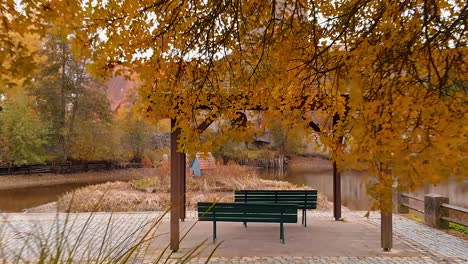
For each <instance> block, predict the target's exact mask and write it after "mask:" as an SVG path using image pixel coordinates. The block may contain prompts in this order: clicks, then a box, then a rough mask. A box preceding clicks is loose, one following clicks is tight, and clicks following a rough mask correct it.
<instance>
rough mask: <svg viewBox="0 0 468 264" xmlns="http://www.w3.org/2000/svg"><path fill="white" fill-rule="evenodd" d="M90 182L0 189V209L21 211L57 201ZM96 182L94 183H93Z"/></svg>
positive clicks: (3, 210)
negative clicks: (58, 198)
mask: <svg viewBox="0 0 468 264" xmlns="http://www.w3.org/2000/svg"><path fill="white" fill-rule="evenodd" d="M89 184H90V183H69V184H59V185H54V186H38V187H27V188H16V189H8V190H0V211H2V212H21V211H22V210H24V209H28V208H31V207H35V206H39V205H42V204H46V203H50V202H54V201H57V197H58V196H60V195H61V194H64V193H66V192H69V191H72V190H74V189H77V188H80V187H84V186H87V185H89ZM93 184H96V183H93Z"/></svg>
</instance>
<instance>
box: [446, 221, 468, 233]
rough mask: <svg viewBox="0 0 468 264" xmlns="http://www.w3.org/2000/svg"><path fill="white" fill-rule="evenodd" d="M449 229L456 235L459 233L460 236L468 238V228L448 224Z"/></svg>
mask: <svg viewBox="0 0 468 264" xmlns="http://www.w3.org/2000/svg"><path fill="white" fill-rule="evenodd" d="M449 229H450V230H452V231H455V232H457V233H460V234H462V235H465V236H468V227H466V226H462V225H459V224H455V223H450V224H449Z"/></svg>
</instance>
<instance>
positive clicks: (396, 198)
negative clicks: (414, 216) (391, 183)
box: [392, 188, 409, 214]
mask: <svg viewBox="0 0 468 264" xmlns="http://www.w3.org/2000/svg"><path fill="white" fill-rule="evenodd" d="M392 200H393V203H392V207H393V212H394V213H397V214H407V213H409V208H408V207H406V206H403V205H402V203H405V204H409V198H408V197H406V196H403V195H402V193H401V192H399V191H398V190H397V189H396V188H393V197H392Z"/></svg>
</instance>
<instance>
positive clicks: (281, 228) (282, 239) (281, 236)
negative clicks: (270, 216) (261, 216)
mask: <svg viewBox="0 0 468 264" xmlns="http://www.w3.org/2000/svg"><path fill="white" fill-rule="evenodd" d="M280 240H281V243H282V244H284V225H283V222H281V223H280Z"/></svg>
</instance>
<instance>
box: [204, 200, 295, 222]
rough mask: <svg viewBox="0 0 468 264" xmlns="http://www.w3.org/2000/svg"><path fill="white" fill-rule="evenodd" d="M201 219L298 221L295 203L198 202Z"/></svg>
mask: <svg viewBox="0 0 468 264" xmlns="http://www.w3.org/2000/svg"><path fill="white" fill-rule="evenodd" d="M198 220H199V221H214V220H216V221H224V222H273V223H279V222H283V223H297V206H296V205H295V204H273V203H272V204H265V203H248V204H246V203H211V202H199V203H198Z"/></svg>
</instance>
